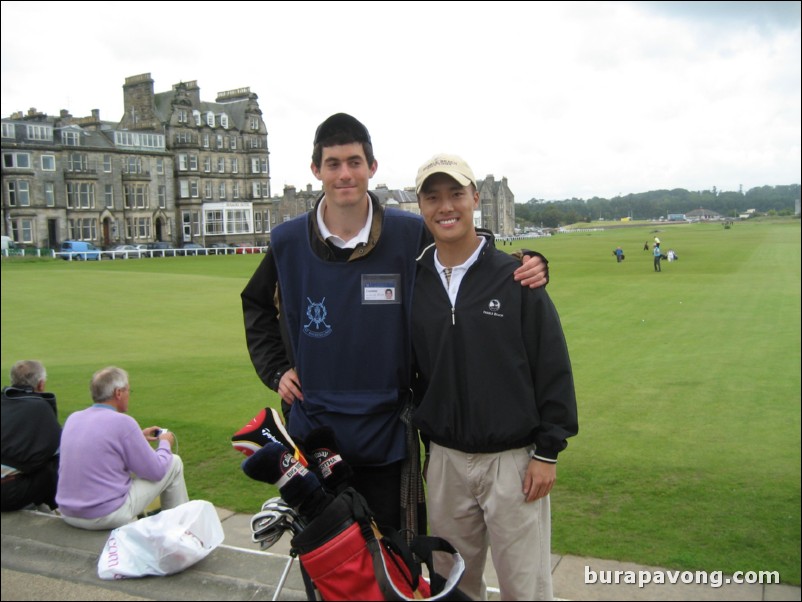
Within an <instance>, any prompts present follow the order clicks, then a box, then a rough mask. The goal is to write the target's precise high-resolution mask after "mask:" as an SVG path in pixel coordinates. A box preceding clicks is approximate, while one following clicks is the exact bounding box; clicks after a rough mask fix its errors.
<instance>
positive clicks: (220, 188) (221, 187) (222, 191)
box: [217, 182, 226, 201]
mask: <svg viewBox="0 0 802 602" xmlns="http://www.w3.org/2000/svg"><path fill="white" fill-rule="evenodd" d="M217 196H218V197H219V198H220V200H221V201H224V200H226V183H225V182H220V183H219V184H218V185H217Z"/></svg>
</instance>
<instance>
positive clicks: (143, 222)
mask: <svg viewBox="0 0 802 602" xmlns="http://www.w3.org/2000/svg"><path fill="white" fill-rule="evenodd" d="M132 222H133V235H134V236H133V237H134V238H144V239H148V238H150V218H149V217H135V218H134V219H133V220H132Z"/></svg>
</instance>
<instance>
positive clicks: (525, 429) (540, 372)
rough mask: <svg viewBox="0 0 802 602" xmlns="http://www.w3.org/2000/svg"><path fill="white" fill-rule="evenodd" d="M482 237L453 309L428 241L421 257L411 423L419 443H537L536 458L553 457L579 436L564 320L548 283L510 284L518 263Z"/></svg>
mask: <svg viewBox="0 0 802 602" xmlns="http://www.w3.org/2000/svg"><path fill="white" fill-rule="evenodd" d="M485 237H486V238H487V241H486V244H485V245H484V247H483V249H482V251H481V253H480V256H479V258H478V259H477V261H476V262H475V263H474V264H473V265H472V266H471V267H470V268H469V269H468V271H467V273H466V274H465V277H464V279H463V280H462V283H461V285H460V288H459V292H458V293H457V300H456V304H455V306H454V307H453V308H452V306H451V302H450V300H449V298H448V294H447V292H446V290H445V288H444V286H443V283H442V281H441V278H440V275H439V274H438V273H437V272H436V270H435V266H434V252H435V247H434V245H432V246H430V247H429V248H427V249H426V250H425V251H424V252H423V253H422V254H421V256H420V257H419V258H418V273H417V276H416V283H415V291H414V295H413V302H412V345H413V350H414V355H415V358H414V360H415V365H416V367H417V371H418V375H417V378H418V381H417V385H416V391H417V393H418V397H419V399H420V403H419V406H418V408H417V409H416V411H415V414H414V416H413V423H414V424H415V426H417V427H418V428H419V429H420V431H421V435H422V437H423V439H424V441H426V440H431V441H434V442H435V443H437V444H439V445H442V446H444V447H448V448H451V449H457V450H460V451H464V452H467V453H493V452H499V451H504V450H508V449H515V448H518V447H526V446H535V447H536V449H537V455H538V456H539V457H542V458H543V459H546V460H551V461H556V459H557V455H558V454H559V452H561V451H562V450H563V449H565V447H566V445H567V442H566V439H567V438H568V437H571V436H573V435H576V434H577V432H578V426H577V408H576V395H575V391H574V380H573V373H572V370H571V362H570V359H569V356H568V348H567V345H566V342H565V337H564V335H563V331H562V325H561V324H560V318H559V315H558V314H557V310H556V309H555V307H554V304H553V303H552V301H551V299H550V298H549V295H548V293H547V292H546V289H545V287H541V288H538V289H534V290H533V289H529V288H527V287H522V286H521V285H520V284H519V283H518V282H515V281H514V280H513V278H512V273H513V272H514V271H515V268H517V267H518V266H519V265H520V262H519V261H518V260H517V259H515V258H513V257H511V256H510V255H508V254H506V253H504V252H503V251H500V250H498V249H496V248H495V247H494V245H493V239H492V237H490V236H485ZM452 310H453V311H452Z"/></svg>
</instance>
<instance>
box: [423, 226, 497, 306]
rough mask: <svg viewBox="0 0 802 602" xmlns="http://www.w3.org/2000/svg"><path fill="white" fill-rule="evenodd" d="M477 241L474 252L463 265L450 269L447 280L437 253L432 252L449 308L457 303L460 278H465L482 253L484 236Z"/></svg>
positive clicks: (484, 241) (444, 269)
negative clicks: (449, 301)
mask: <svg viewBox="0 0 802 602" xmlns="http://www.w3.org/2000/svg"><path fill="white" fill-rule="evenodd" d="M479 239H480V242H479V246H477V247H476V250H475V251H474V252H473V254H472V255H471V256H470V257H468V259H467V260H466V261H465V263H463V264H462V265H455V266H454V267H453V268H451V276H450V278H449V279H446V268H445V266H444V265H443V264H442V263H440V259H439V258H438V257H437V251H435V252H434V267H435V269H436V270H437V273H438V274H440V280H441V281H442V283H443V286H444V287H445V288H446V292H448V298H449V299H450V300H451V307H454V305H456V303H457V292H458V291H459V285H460V284H461V283H462V278H463V277H464V276H465V272H467V271H468V268H469V267H471V266H472V265H473V264H474V263H475V262H476V260H477V258H478V257H479V253H481V251H482V247H484V246H485V244H486V243H487V241H486V240H485V238H484V236H480V237H479Z"/></svg>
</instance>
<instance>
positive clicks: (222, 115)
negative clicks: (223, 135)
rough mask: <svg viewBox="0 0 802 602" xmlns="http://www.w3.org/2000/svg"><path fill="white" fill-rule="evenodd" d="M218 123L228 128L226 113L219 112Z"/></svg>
mask: <svg viewBox="0 0 802 602" xmlns="http://www.w3.org/2000/svg"><path fill="white" fill-rule="evenodd" d="M220 125H221V126H222V127H223V128H225V129H228V115H226V114H225V113H220Z"/></svg>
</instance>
